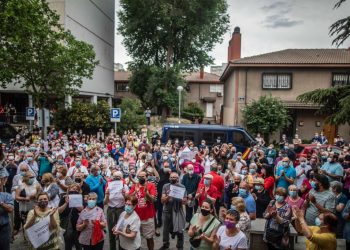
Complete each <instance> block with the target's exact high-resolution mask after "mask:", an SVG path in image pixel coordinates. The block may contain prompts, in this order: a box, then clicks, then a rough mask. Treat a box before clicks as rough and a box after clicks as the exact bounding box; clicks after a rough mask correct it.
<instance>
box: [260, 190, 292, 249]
mask: <svg viewBox="0 0 350 250" xmlns="http://www.w3.org/2000/svg"><path fill="white" fill-rule="evenodd" d="M286 197H287V191H286V189H285V188H283V187H279V188H277V189H276V194H275V199H274V200H272V201H271V202H270V204H269V205H268V207H267V209H266V211H265V213H264V218H265V219H266V224H265V232H264V237H263V239H264V241H265V242H266V243H267V246H268V248H269V249H285V248H287V247H288V245H289V223H290V221H291V218H292V208H291V207H290V206H289V204H288V203H287V202H286V201H285V200H286Z"/></svg>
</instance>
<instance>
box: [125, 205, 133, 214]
mask: <svg viewBox="0 0 350 250" xmlns="http://www.w3.org/2000/svg"><path fill="white" fill-rule="evenodd" d="M124 210H125V212H126V213H128V214H131V213H132V211H134V207H133V206H130V205H125V208H124Z"/></svg>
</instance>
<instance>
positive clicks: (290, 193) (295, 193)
mask: <svg viewBox="0 0 350 250" xmlns="http://www.w3.org/2000/svg"><path fill="white" fill-rule="evenodd" d="M288 193H289V196H291V197H296V196H297V191H288Z"/></svg>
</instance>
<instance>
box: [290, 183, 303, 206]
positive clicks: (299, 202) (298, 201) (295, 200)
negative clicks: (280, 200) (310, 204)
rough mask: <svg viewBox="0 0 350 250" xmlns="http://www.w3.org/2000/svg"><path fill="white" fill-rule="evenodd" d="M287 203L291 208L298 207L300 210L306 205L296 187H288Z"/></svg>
mask: <svg viewBox="0 0 350 250" xmlns="http://www.w3.org/2000/svg"><path fill="white" fill-rule="evenodd" d="M286 202H287V203H288V204H289V206H291V207H292V208H293V207H297V208H299V209H301V208H302V206H303V204H304V199H303V198H301V197H299V195H298V188H297V186H296V185H290V186H289V187H288V196H287V198H286Z"/></svg>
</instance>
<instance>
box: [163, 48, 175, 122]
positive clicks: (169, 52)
mask: <svg viewBox="0 0 350 250" xmlns="http://www.w3.org/2000/svg"><path fill="white" fill-rule="evenodd" d="M173 55H174V48H173V46H172V45H169V46H168V50H167V55H166V70H168V69H169V68H170V66H171V63H172V59H173ZM164 90H165V91H166V92H167V91H168V83H167V82H166V81H165V84H164ZM167 114H168V107H166V106H165V105H163V106H162V117H161V122H165V121H166V117H167Z"/></svg>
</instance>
